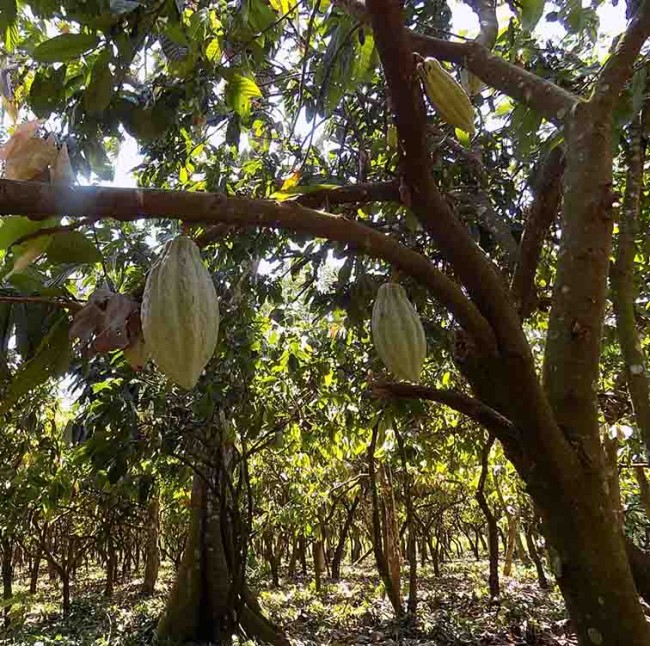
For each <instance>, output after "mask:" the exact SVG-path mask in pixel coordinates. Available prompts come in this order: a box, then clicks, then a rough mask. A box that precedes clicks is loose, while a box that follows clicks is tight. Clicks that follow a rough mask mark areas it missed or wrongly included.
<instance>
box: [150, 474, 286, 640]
mask: <svg viewBox="0 0 650 646" xmlns="http://www.w3.org/2000/svg"><path fill="white" fill-rule="evenodd" d="M214 481H215V482H217V483H219V482H220V478H219V474H218V473H217V474H215V480H214ZM211 485H213V483H212V482H211V483H210V484H209V483H207V482H206V481H205V480H204V479H203V478H202V477H200V476H198V475H195V477H194V483H193V487H192V503H191V504H192V508H191V516H190V529H189V535H188V537H187V543H186V545H185V552H184V553H183V557H182V560H181V564H180V567H179V569H178V572H177V575H176V580H175V582H174V585H173V588H172V590H171V593H170V595H169V598H168V600H167V605H166V607H165V610H164V612H163V615H162V617H161V619H160V622H159V624H158V631H157V632H158V637H159V638H160V639H161V640H163V641H164V640H165V639H168V640H170V641H172V642H174V643H189V642H201V641H204V642H215V643H217V644H222V645H224V646H226V645H228V644H230V643H231V642H232V635H233V633H234V631H235V628H236V626H235V621H236V620H237V619H238V620H239V622H240V624H241V626H242V628H243V629H244V631H245V632H246V633H247V634H249V635H250V636H252V637H256V638H257V639H259V640H260V641H262V642H263V643H269V644H281V645H284V644H286V643H287V641H286V638H285V637H284V636H283V635H282V634H281V633H280V632H278V631H277V629H276V628H275V627H274V626H273V625H272V624H271V623H270V622H269V621H268V620H267V619H265V618H264V617H263V615H262V614H261V611H260V610H259V606H258V605H257V603H256V602H255V599H254V597H253V596H252V595H251V594H250V593H249V592H248V591H247V590H246V588H245V586H244V588H243V589H240V590H238V591H237V590H235V589H234V586H235V585H236V581H235V580H234V577H233V572H232V569H231V568H232V566H231V565H230V564H229V557H228V556H227V554H226V550H227V548H228V545H227V544H226V543H225V542H224V537H226V540H228V539H229V538H232V528H231V527H230V520H229V515H228V514H227V510H226V509H223V508H222V506H221V505H220V504H219V501H218V500H217V499H216V495H215V492H214V490H213V486H211ZM234 556H236V555H234V554H231V555H230V557H234ZM237 592H239V596H240V604H239V608H238V609H237V614H236V617H235V616H234V607H233V601H235V599H234V597H236V596H237V595H236V593H237Z"/></svg>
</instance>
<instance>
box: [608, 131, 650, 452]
mask: <svg viewBox="0 0 650 646" xmlns="http://www.w3.org/2000/svg"><path fill="white" fill-rule="evenodd" d="M641 128H642V126H641V121H640V119H639V118H637V119H636V120H635V121H634V122H633V123H632V125H631V126H630V148H629V153H628V155H627V157H628V171H627V179H626V184H625V199H624V201H623V207H622V209H621V214H620V223H619V227H620V232H619V235H618V251H617V254H616V262H615V263H614V266H613V267H612V268H611V272H610V282H611V286H612V301H613V304H614V314H615V316H616V330H617V332H618V340H619V343H620V346H621V353H622V354H623V361H624V362H625V380H626V382H627V389H628V391H629V393H630V399H631V400H632V407H633V409H634V417H635V419H636V423H637V426H638V427H639V431H640V433H641V437H642V439H643V442H644V444H645V447H646V453H647V454H648V455H649V456H650V387H649V384H648V375H647V372H646V358H645V354H644V352H643V345H642V344H641V339H640V338H639V332H638V330H637V326H636V321H635V314H634V310H635V307H634V303H635V300H636V289H635V286H634V256H635V255H636V245H635V237H636V235H637V233H638V229H639V211H640V207H641V196H642V194H643V166H644V159H643V157H644V155H643V146H642V143H641Z"/></svg>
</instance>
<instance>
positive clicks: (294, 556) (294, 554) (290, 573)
mask: <svg viewBox="0 0 650 646" xmlns="http://www.w3.org/2000/svg"><path fill="white" fill-rule="evenodd" d="M297 562H298V541H297V540H296V538H295V537H294V539H293V540H292V542H291V556H290V557H289V564H288V565H287V577H288V578H289V579H294V578H295V576H296V563H297Z"/></svg>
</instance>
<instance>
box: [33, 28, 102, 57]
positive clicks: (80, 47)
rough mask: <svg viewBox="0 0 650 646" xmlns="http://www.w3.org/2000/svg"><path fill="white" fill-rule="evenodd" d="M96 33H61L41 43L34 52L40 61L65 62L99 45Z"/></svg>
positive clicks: (34, 55)
mask: <svg viewBox="0 0 650 646" xmlns="http://www.w3.org/2000/svg"><path fill="white" fill-rule="evenodd" d="M98 43H99V39H98V38H97V36H95V35H94V34H61V35H60V36H55V37H54V38H50V40H46V41H45V42H44V43H41V44H40V45H39V46H38V47H37V48H36V49H35V50H34V53H33V54H32V56H33V58H34V60H36V61H38V62H39V63H64V62H66V61H70V60H72V59H74V58H79V56H81V55H82V54H85V53H86V52H88V51H90V50H91V49H93V48H95V47H97V44H98Z"/></svg>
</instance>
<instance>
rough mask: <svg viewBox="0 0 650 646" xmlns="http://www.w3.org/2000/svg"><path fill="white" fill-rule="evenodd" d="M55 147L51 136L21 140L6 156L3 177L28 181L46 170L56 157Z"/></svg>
mask: <svg viewBox="0 0 650 646" xmlns="http://www.w3.org/2000/svg"><path fill="white" fill-rule="evenodd" d="M56 155H57V149H56V143H55V141H54V138H53V137H48V138H47V139H40V138H38V137H33V138H31V139H27V140H25V141H23V142H22V143H21V144H20V145H19V146H17V147H15V148H14V150H13V151H12V152H11V153H10V154H9V155H8V156H7V161H6V162H5V177H6V178H7V179H13V180H23V181H29V180H33V179H37V178H39V177H40V176H41V175H43V174H44V173H47V172H48V169H49V168H50V165H51V164H53V163H54V160H55V159H56Z"/></svg>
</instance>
